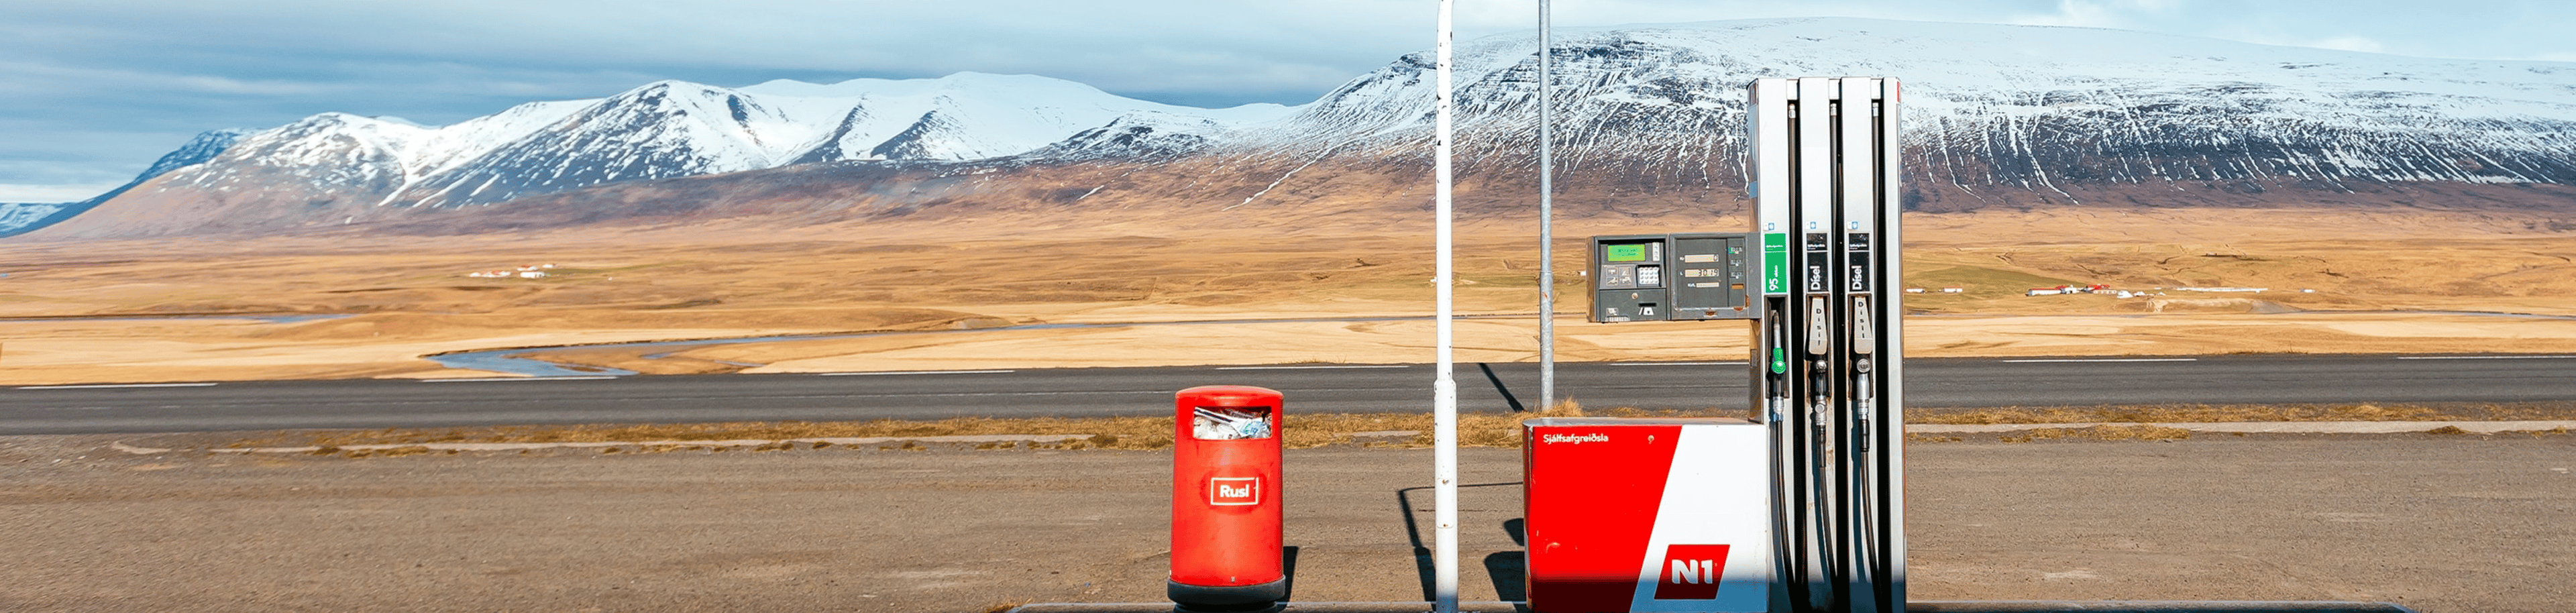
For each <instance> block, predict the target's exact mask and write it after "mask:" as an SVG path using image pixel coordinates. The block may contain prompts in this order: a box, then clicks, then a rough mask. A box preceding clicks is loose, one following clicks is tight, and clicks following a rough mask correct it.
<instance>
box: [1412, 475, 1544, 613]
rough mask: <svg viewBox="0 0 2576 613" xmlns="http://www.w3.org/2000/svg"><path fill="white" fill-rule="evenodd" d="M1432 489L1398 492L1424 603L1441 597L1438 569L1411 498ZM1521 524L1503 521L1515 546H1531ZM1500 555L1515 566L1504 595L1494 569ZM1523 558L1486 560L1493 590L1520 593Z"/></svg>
mask: <svg viewBox="0 0 2576 613" xmlns="http://www.w3.org/2000/svg"><path fill="white" fill-rule="evenodd" d="M1520 484H1521V482H1519V481H1512V482H1508V483H1467V484H1461V485H1459V486H1458V487H1459V488H1460V489H1465V488H1471V487H1519V486H1520ZM1432 489H1435V488H1430V487H1408V488H1404V489H1399V490H1396V491H1395V506H1396V509H1397V510H1398V511H1401V512H1402V513H1401V514H1402V515H1403V516H1404V536H1405V538H1407V539H1410V540H1411V541H1412V542H1413V570H1414V576H1415V577H1417V578H1419V579H1420V580H1421V582H1422V599H1423V600H1425V601H1430V600H1437V599H1438V598H1439V595H1438V591H1439V589H1438V580H1437V579H1435V578H1434V576H1435V575H1437V574H1438V573H1437V569H1436V568H1435V566H1436V564H1435V563H1434V560H1432V555H1431V546H1430V545H1429V544H1426V543H1425V542H1424V541H1423V538H1422V522H1420V521H1417V520H1415V519H1414V518H1413V514H1414V506H1413V497H1412V495H1413V493H1414V492H1417V491H1429V490H1432ZM1520 521H1521V520H1518V519H1513V520H1509V521H1505V522H1503V530H1504V531H1506V532H1509V533H1511V535H1512V542H1513V543H1518V544H1521V545H1522V546H1524V547H1526V546H1528V545H1527V541H1526V540H1525V539H1523V538H1522V537H1521V533H1520V530H1519V529H1518V525H1519V523H1520ZM1500 556H1510V557H1511V559H1512V563H1510V564H1509V565H1508V566H1509V568H1511V569H1512V571H1511V574H1512V578H1513V580H1512V581H1511V590H1510V591H1509V592H1504V590H1503V587H1504V586H1503V582H1504V580H1503V577H1502V574H1501V573H1494V572H1492V570H1493V569H1494V568H1495V566H1494V565H1495V563H1496V558H1497V557H1500ZM1520 559H1521V553H1520V552H1517V551H1503V552H1496V553H1494V554H1493V555H1489V556H1486V557H1485V568H1486V569H1487V572H1488V573H1489V574H1492V575H1493V576H1494V588H1495V590H1494V591H1496V592H1498V593H1506V594H1517V593H1519V592H1520V591H1521V588H1520V583H1521V582H1520V581H1519V578H1520V576H1521V574H1522V571H1521V570H1519V569H1520V568H1521V565H1520V564H1519V563H1518V561H1519V560H1520ZM1503 600H1520V598H1517V597H1512V596H1505V597H1504V598H1503Z"/></svg>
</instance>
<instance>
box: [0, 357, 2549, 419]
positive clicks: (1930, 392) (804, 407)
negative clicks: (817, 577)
mask: <svg viewBox="0 0 2576 613" xmlns="http://www.w3.org/2000/svg"><path fill="white" fill-rule="evenodd" d="M1747 368H1749V367H1748V366H1746V365H1745V364H1744V363H1743V362H1682V363H1575V362H1568V363H1560V364H1558V371H1557V372H1558V374H1557V387H1558V390H1559V392H1560V393H1561V394H1563V395H1566V396H1569V397H1572V398H1574V399H1576V400H1578V401H1581V402H1582V403H1584V404H1585V405H1586V406H1593V407H1601V406H1639V407H1656V408H1704V407H1710V406H1716V407H1724V408H1742V407H1744V406H1745V405H1746V394H1747V392H1746V389H1745V381H1746V373H1745V369H1747ZM1905 368H1906V370H1905V373H1906V382H1905V385H1906V404H1907V405H1908V406H1911V407H1977V406H2015V405H2021V406H2033V405H2043V406H2064V405H2076V406H2089V405H2100V404H2151V403H2330V402H2529V401H2576V355H2561V356H2510V355H2456V356H2429V355H2418V356H2388V355H2372V356H2307V355H2296V356H2291V355H2276V356H2217V357H2200V358H2150V359H2106V358H2064V359H2049V358H2021V359H1973V360H1971V359H1942V360H1926V359H1917V360H1908V361H1907V362H1906V365H1905ZM1431 369H1432V367H1431V366H1429V365H1422V364H1413V365H1301V366H1263V367H1218V366H1195V367H1171V368H1091V369H1045V370H1018V371H1009V370H999V371H949V372H916V373H833V374H788V375H696V376H630V377H600V378H580V377H553V378H531V379H481V380H443V381H417V380H329V381H258V382H221V383H202V382H201V383H164V384H144V385H118V386H23V387H14V388H6V389H0V434H82V433H119V432H185V431H209V430H253V429H282V428H384V427H438V426H474V425H496V424H547V423H601V422H666V423H668V422H709V421H738V420H853V419H878V418H896V419H936V418H945V417H956V416H965V415H980V416H993V417H1031V416H1100V415H1139V414H1153V413H1158V412H1161V411H1168V410H1170V402H1171V401H1170V398H1171V393H1172V392H1173V391H1175V390H1179V389H1182V388H1186V387H1191V386H1196V385H1209V384H1234V385H1258V386H1264V387H1269V388H1272V389H1277V390H1280V391H1282V392H1284V393H1286V394H1287V399H1288V407H1289V410H1290V411H1292V412H1294V411H1307V412H1379V411H1386V412H1396V411H1425V410H1428V409H1429V399H1430V397H1431V379H1432V374H1431V373H1432V371H1431ZM1537 371H1538V369H1537V366H1536V365H1535V364H1492V365H1485V364H1475V363H1465V364H1459V365H1458V369H1457V371H1456V377H1457V380H1458V384H1459V391H1460V394H1459V397H1460V408H1461V409H1463V410H1468V411H1507V410H1511V409H1512V408H1514V406H1515V405H1516V404H1517V405H1523V406H1528V405H1535V404H1537V402H1536V399H1535V396H1536V395H1537V388H1538V372H1537Z"/></svg>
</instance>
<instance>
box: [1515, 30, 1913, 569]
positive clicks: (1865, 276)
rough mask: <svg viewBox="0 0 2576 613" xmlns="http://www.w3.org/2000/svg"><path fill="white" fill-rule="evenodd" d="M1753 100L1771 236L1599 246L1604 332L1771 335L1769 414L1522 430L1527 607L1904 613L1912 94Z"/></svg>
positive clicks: (1881, 88) (1760, 190) (1659, 238)
mask: <svg viewBox="0 0 2576 613" xmlns="http://www.w3.org/2000/svg"><path fill="white" fill-rule="evenodd" d="M1747 93H1748V95H1749V96H1750V98H1751V106H1750V108H1751V117H1749V118H1748V120H1747V122H1746V124H1747V126H1746V127H1747V130H1748V132H1749V133H1750V134H1749V135H1750V137H1751V138H1750V139H1749V140H1750V142H1751V143H1752V148H1753V151H1752V156H1751V157H1752V164H1751V168H1750V170H1751V172H1750V175H1751V176H1750V177H1749V178H1750V179H1751V185H1750V186H1749V187H1750V191H1751V192H1752V197H1753V200H1754V213H1755V219H1754V228H1755V230H1756V231H1755V232H1753V233H1749V234H1723V233H1698V234H1631V235H1615V236H1596V237H1593V239H1592V253H1591V260H1592V261H1591V264H1592V265H1591V268H1590V269H1589V270H1588V273H1589V274H1591V275H1592V282H1593V287H1592V290H1593V291H1592V301H1593V304H1592V310H1591V314H1590V317H1589V318H1590V319H1591V320H1592V321H1594V322H1602V323H1613V322H1631V321H1672V320H1708V319H1752V320H1756V321H1757V322H1758V323H1757V324H1756V325H1755V327H1754V332H1753V334H1754V338H1755V343H1754V351H1755V355H1754V359H1753V361H1752V362H1751V366H1752V367H1751V368H1750V370H1751V378H1752V385H1751V388H1752V393H1753V406H1754V407H1755V412H1754V417H1755V418H1756V419H1755V420H1754V421H1753V422H1746V421H1742V420H1727V419H1716V418H1700V419H1691V420H1661V421H1657V420H1615V419H1613V420H1602V419H1588V420H1587V419H1563V418H1557V419H1537V420H1530V421H1527V422H1524V428H1523V432H1524V434H1523V437H1524V441H1523V449H1524V450H1525V453H1526V459H1525V460H1524V462H1525V467H1526V468H1525V470H1526V471H1527V474H1526V475H1525V478H1524V480H1523V482H1524V484H1525V485H1524V487H1525V488H1527V490H1526V493H1525V500H1527V501H1528V502H1527V504H1528V505H1529V508H1528V509H1527V515H1526V518H1527V519H1526V521H1527V527H1526V530H1527V531H1528V534H1529V536H1530V539H1531V541H1530V545H1531V547H1530V552H1529V569H1528V571H1529V573H1528V576H1529V581H1530V584H1529V586H1528V587H1529V590H1528V594H1529V606H1530V608H1531V609H1532V610H1533V611H1536V612H1538V613H1554V612H1560V611H1563V612H1573V611H1690V612H1694V613H1712V612H1719V613H1734V612H1743V611H1763V612H1766V613H1900V612H1902V611H1903V610H1904V608H1905V522H1904V518H1905V500H1904V494H1903V493H1904V457H1903V445H1902V444H1901V443H1902V440H1901V437H1902V436H1903V432H1904V424H1903V419H1902V416H1903V406H1904V395H1903V393H1902V386H1901V385H1900V381H1901V371H1900V368H1901V366H1902V363H1903V355H1902V353H1903V352H1902V349H1903V339H1902V338H1901V336H1900V334H1899V328H1898V326H1897V322H1898V318H1897V316H1898V314H1900V313H1901V311H1900V310H1899V309H1898V305H1897V304H1896V302H1897V298H1898V297H1899V296H1902V293H1901V292H1899V291H1896V290H1895V289H1894V288H1893V287H1892V286H1891V284H1893V283H1896V282H1897V280H1898V279H1900V278H1901V276H1900V270H1899V269H1898V265H1899V262H1898V259H1897V253H1896V248H1897V245H1898V244H1899V242H1898V237H1897V230H1898V228H1897V223H1896V221H1897V212H1898V210H1899V204H1900V203H1899V202H1898V199H1897V190H1896V188H1897V162H1898V157H1897V151H1898V149H1897V138H1896V136H1897V101H1898V95H1897V81H1896V80H1895V79H1886V78H1863V77H1849V78H1802V79H1760V80H1757V81H1755V82H1753V84H1752V85H1750V86H1749V87H1748V92H1747ZM1748 434H1749V436H1746V435H1748ZM1602 467H1620V468H1617V469H1616V470H1627V471H1630V472H1641V473H1643V474H1642V476H1641V475H1625V477H1636V478H1639V479H1642V480H1633V482H1631V481H1622V480H1618V479H1612V478H1609V477H1607V476H1606V475H1605V472H1606V471H1608V470H1613V469H1607V468H1602ZM1745 490H1760V491H1759V492H1747V491H1745ZM1712 491H1723V492H1733V494H1731V495H1729V496H1730V497H1728V498H1726V500H1725V501H1724V502H1722V503H1721V502H1715V501H1702V500H1694V499H1691V498H1689V497H1690V496H1695V495H1701V494H1704V493H1706V492H1712ZM1677 514H1678V515H1677ZM1582 518H1594V519H1589V520H1586V519H1582ZM1608 518H1618V519H1616V520H1613V519H1608ZM1710 525H1718V526H1728V527H1730V528H1729V529H1712V528H1709V527H1707V526H1710ZM1747 526H1750V528H1747ZM1689 552H1722V553H1716V554H1708V553H1689ZM1692 556H1700V557H1692ZM1743 556H1754V557H1755V558H1756V559H1759V560H1761V562H1762V563H1763V564H1765V565H1767V566H1756V567H1754V568H1752V569H1747V568H1743V567H1740V566H1737V565H1735V564H1731V563H1728V561H1729V560H1741V559H1744V558H1743ZM1712 573H1713V574H1712ZM1756 584H1758V585H1762V586H1764V587H1763V588H1762V589H1758V590H1757V589H1753V588H1751V587H1749V586H1750V585H1756ZM1728 586H1739V587H1728ZM1694 590H1698V591H1694Z"/></svg>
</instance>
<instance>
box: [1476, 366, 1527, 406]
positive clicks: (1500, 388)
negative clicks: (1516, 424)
mask: <svg viewBox="0 0 2576 613" xmlns="http://www.w3.org/2000/svg"><path fill="white" fill-rule="evenodd" d="M1476 368H1478V369H1481V370H1483V371H1485V380H1486V381H1490V382H1492V383H1493V384H1494V391H1495V392H1497V393H1500V394H1502V395H1503V402H1508V403H1511V405H1512V412H1514V413H1524V412H1528V411H1529V407H1524V406H1521V399H1520V397H1519V396H1514V395H1512V388H1511V387H1510V386H1507V385H1503V378H1502V377H1500V376H1496V375H1495V374H1494V365H1492V364H1486V363H1484V362H1477V363H1476Z"/></svg>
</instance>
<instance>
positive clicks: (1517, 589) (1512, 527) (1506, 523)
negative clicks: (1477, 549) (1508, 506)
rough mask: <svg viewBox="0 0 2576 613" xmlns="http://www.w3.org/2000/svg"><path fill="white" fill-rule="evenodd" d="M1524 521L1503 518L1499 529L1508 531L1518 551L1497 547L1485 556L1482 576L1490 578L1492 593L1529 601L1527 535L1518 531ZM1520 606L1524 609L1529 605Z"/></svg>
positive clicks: (1514, 599) (1515, 600) (1512, 599)
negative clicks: (1503, 549)
mask: <svg viewBox="0 0 2576 613" xmlns="http://www.w3.org/2000/svg"><path fill="white" fill-rule="evenodd" d="M1527 523H1528V522H1524V521H1521V518H1518V517H1514V518H1511V519H1506V520H1503V533H1505V534H1510V535H1512V544H1514V545H1519V546H1521V550H1520V551H1497V552H1493V553H1491V554H1486V556H1485V576H1486V577H1490V578H1492V579H1493V580H1494V596H1495V597H1496V598H1498V599H1501V600H1504V601H1508V602H1527V601H1529V589H1528V587H1529V538H1528V536H1527V535H1525V534H1523V533H1522V532H1521V529H1522V526H1524V525H1527ZM1520 610H1522V611H1528V610H1529V605H1526V604H1524V605H1521V606H1520Z"/></svg>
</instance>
